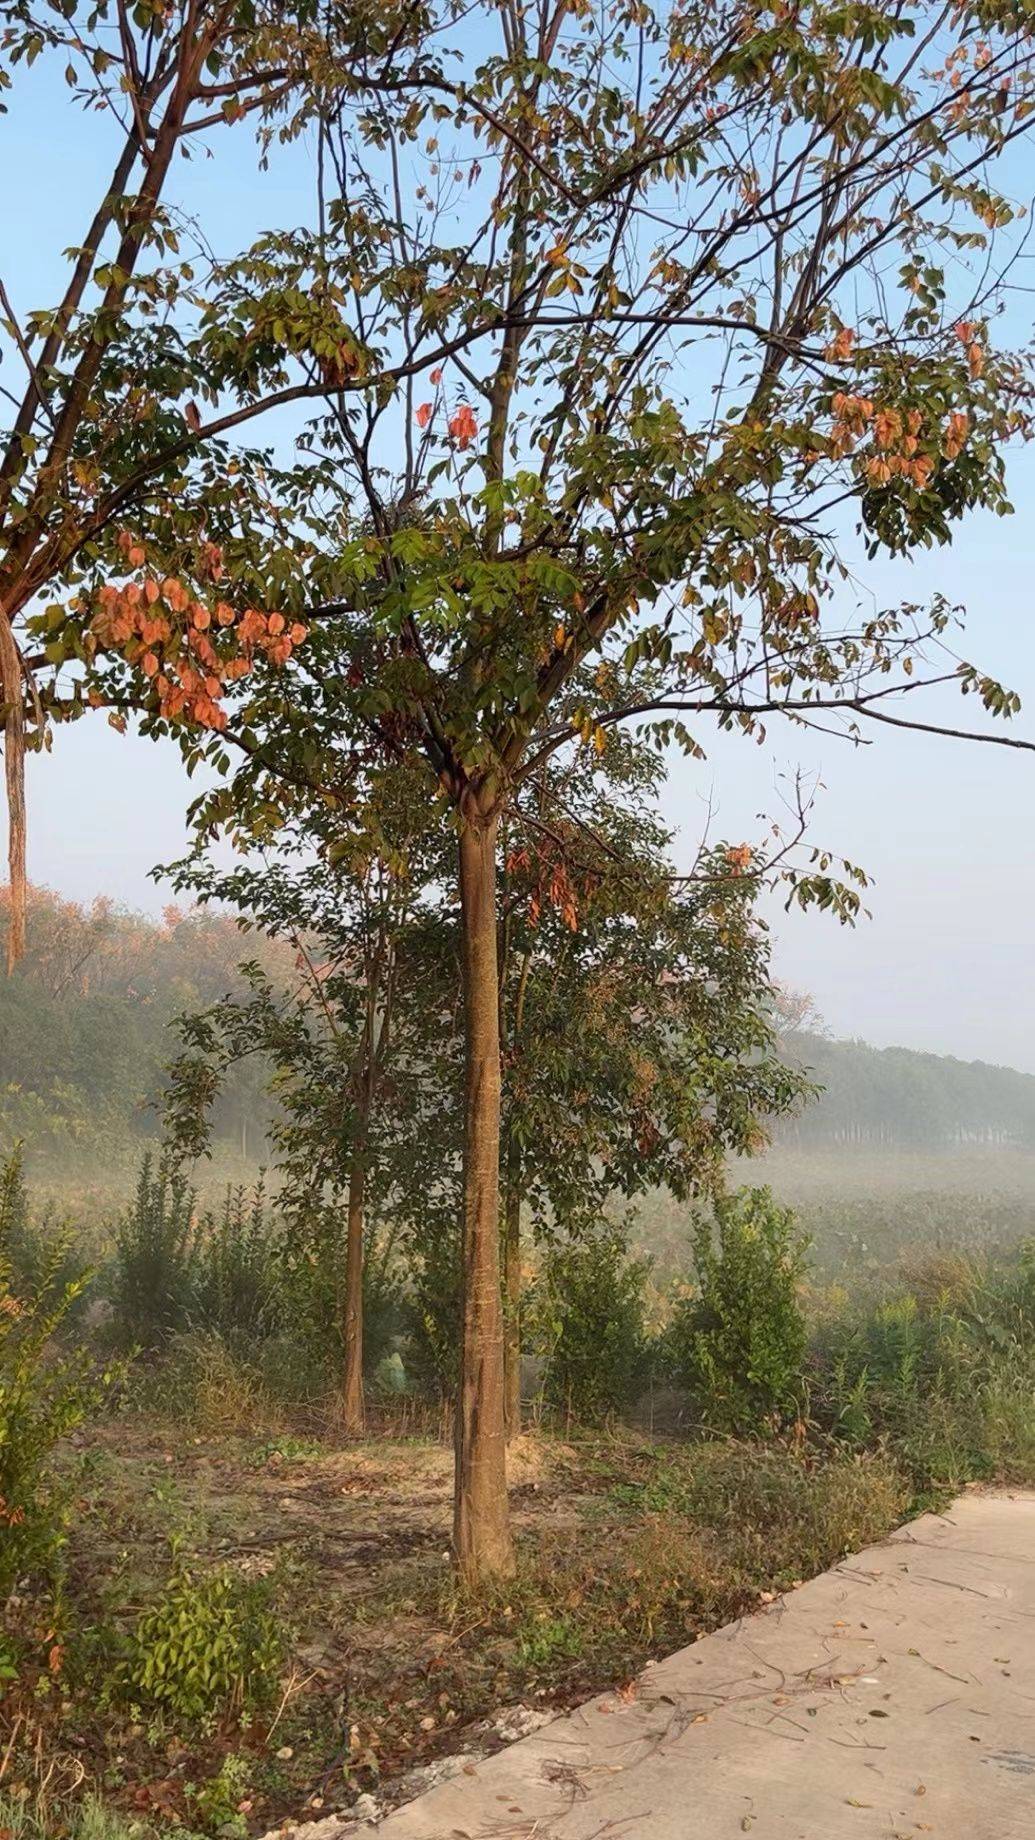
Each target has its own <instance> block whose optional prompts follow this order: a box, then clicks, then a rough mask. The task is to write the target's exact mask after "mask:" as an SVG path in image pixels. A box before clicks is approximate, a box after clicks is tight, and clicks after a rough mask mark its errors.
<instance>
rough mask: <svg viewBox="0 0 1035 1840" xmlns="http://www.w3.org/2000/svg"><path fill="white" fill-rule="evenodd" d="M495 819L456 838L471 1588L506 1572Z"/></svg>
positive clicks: (460, 1479)
mask: <svg viewBox="0 0 1035 1840" xmlns="http://www.w3.org/2000/svg"><path fill="white" fill-rule="evenodd" d="M498 827H499V820H498V817H497V815H496V814H495V813H493V814H491V815H489V816H486V815H485V814H484V813H482V812H479V810H478V808H477V803H476V801H475V800H474V799H471V801H470V803H469V805H468V809H467V811H466V813H465V816H464V820H463V827H462V829H461V832H460V851H459V855H460V911H461V955H462V964H463V983H464V1033H465V1041H466V1078H465V1106H464V1213H463V1248H462V1271H463V1304H462V1309H463V1322H462V1326H461V1337H460V1385H459V1391H458V1396H457V1409H456V1492H455V1498H454V1514H453V1546H454V1552H455V1556H456V1562H457V1565H458V1567H459V1569H460V1572H461V1574H462V1576H463V1577H464V1579H465V1580H466V1581H467V1582H468V1583H471V1584H477V1583H480V1582H481V1581H483V1580H485V1579H489V1578H495V1577H506V1576H508V1575H509V1574H510V1573H511V1572H513V1570H514V1548H513V1543H512V1540H511V1534H510V1514H509V1508H508V1503H507V1471H506V1436H505V1426H504V1385H503V1311H502V1303H501V1298H500V1255H499V1239H500V1232H499V1223H500V1214H499V1203H500V1193H499V1189H500V1171H499V1161H500V1033H499V971H498V954H497V939H496V838H497V831H498Z"/></svg>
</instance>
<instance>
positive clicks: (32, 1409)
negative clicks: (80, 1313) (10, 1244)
mask: <svg viewBox="0 0 1035 1840" xmlns="http://www.w3.org/2000/svg"><path fill="white" fill-rule="evenodd" d="M15 1186H16V1184H15V1183H14V1181H13V1178H12V1172H11V1167H10V1164H8V1166H7V1168H6V1170H5V1172H4V1176H3V1185H2V1193H3V1195H4V1196H8V1197H9V1196H10V1195H11V1193H12V1192H14V1188H15ZM9 1219H10V1215H9V1214H5V1213H4V1212H3V1211H2V1210H0V1606H2V1605H3V1604H4V1603H6V1601H7V1599H8V1597H9V1596H10V1594H11V1592H12V1590H13V1589H14V1587H15V1585H16V1583H17V1581H18V1579H19V1578H20V1577H21V1576H22V1574H23V1573H25V1572H42V1573H47V1572H52V1571H53V1567H54V1564H55V1561H56V1557H57V1553H58V1551H59V1549H60V1546H61V1543H62V1538H63V1528H64V1519H65V1513H64V1507H65V1504H64V1497H63V1494H62V1491H61V1490H60V1489H59V1488H58V1486H57V1485H56V1483H55V1480H54V1475H53V1470H52V1468H51V1465H50V1457H51V1453H52V1452H53V1450H54V1446H55V1445H56V1444H57V1443H58V1441H59V1440H60V1439H61V1438H63V1437H65V1436H66V1435H67V1433H68V1432H69V1431H71V1430H73V1429H74V1427H75V1426H76V1425H78V1424H81V1423H82V1421H83V1419H84V1418H85V1417H86V1416H87V1414H88V1413H89V1412H90V1411H91V1410H93V1409H94V1408H95V1407H96V1406H97V1405H98V1404H99V1402H100V1400H101V1398H102V1397H103V1394H104V1392H105V1389H106V1386H107V1379H106V1377H104V1376H101V1377H98V1376H95V1375H94V1373H93V1371H92V1366H91V1362H90V1360H89V1357H88V1355H87V1354H86V1353H85V1352H82V1351H81V1352H78V1353H74V1354H68V1353H66V1352H63V1351H61V1350H59V1349H56V1348H55V1338H56V1336H57V1333H58V1331H59V1329H60V1328H61V1326H62V1324H63V1323H64V1322H65V1320H66V1319H67V1317H68V1314H69V1312H70V1311H71V1310H72V1308H73V1307H74V1305H75V1303H76V1301H77V1299H78V1298H79V1297H80V1296H81V1295H82V1293H83V1292H84V1290H85V1289H86V1286H87V1284H88V1282H89V1273H88V1272H80V1273H79V1274H78V1276H76V1277H72V1278H69V1277H66V1276H65V1275H64V1270H65V1267H66V1264H67V1260H68V1256H69V1247H68V1245H67V1243H65V1242H62V1241H60V1240H56V1241H55V1243H54V1246H53V1247H52V1249H51V1254H50V1258H49V1260H46V1261H44V1263H43V1264H42V1266H41V1268H40V1270H39V1271H38V1274H37V1277H36V1280H35V1283H34V1285H33V1287H32V1288H31V1289H30V1290H28V1291H27V1292H24V1293H23V1294H22V1295H18V1294H17V1293H16V1292H15V1289H14V1286H13V1283H12V1272H11V1266H10V1262H9V1259H8V1255H7V1247H6V1233H7V1229H8V1222H9Z"/></svg>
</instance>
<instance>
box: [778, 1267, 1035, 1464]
mask: <svg viewBox="0 0 1035 1840" xmlns="http://www.w3.org/2000/svg"><path fill="white" fill-rule="evenodd" d="M909 1283H910V1287H911V1288H909V1289H906V1288H903V1287H902V1286H901V1285H900V1286H899V1287H898V1288H896V1289H893V1290H892V1291H891V1292H890V1293H889V1294H888V1295H886V1296H883V1297H879V1298H877V1299H876V1300H875V1301H871V1302H869V1303H868V1304H866V1305H865V1306H862V1307H859V1306H857V1307H856V1308H854V1309H846V1310H842V1311H841V1312H840V1313H839V1314H837V1315H835V1316H833V1317H832V1318H830V1319H828V1320H826V1321H824V1322H823V1323H822V1325H821V1326H820V1329H819V1331H818V1333H817V1337H816V1344H815V1350H814V1366H815V1370H816V1378H815V1383H814V1390H813V1409H814V1412H815V1415H816V1417H817V1419H818V1421H819V1422H820V1424H821V1425H822V1426H823V1427H824V1428H825V1429H826V1430H828V1431H830V1432H831V1433H833V1435H834V1436H835V1437H837V1438H839V1439H842V1440H843V1441H845V1442H847V1443H849V1444H851V1445H854V1446H855V1447H856V1448H859V1449H861V1448H864V1447H865V1446H867V1445H871V1444H873V1443H874V1442H883V1443H886V1444H888V1445H889V1446H890V1447H891V1448H892V1449H893V1450H894V1451H895V1452H896V1454H897V1455H898V1456H899V1458H900V1460H901V1461H902V1462H903V1463H904V1464H905V1466H906V1467H907V1469H908V1470H909V1473H910V1475H911V1476H912V1478H913V1481H914V1485H915V1486H916V1488H917V1489H918V1491H919V1492H920V1493H921V1494H926V1493H928V1492H929V1491H931V1490H932V1489H933V1490H940V1489H944V1488H957V1487H959V1486H960V1485H961V1484H963V1483H965V1482H968V1481H976V1480H980V1479H982V1478H984V1477H992V1476H998V1477H1002V1478H1009V1479H1011V1480H1015V1481H1031V1480H1035V1333H1033V1331H1035V1250H1033V1248H1032V1247H1031V1246H1022V1247H1020V1248H1019V1249H1018V1250H1016V1251H1015V1252H1013V1253H1012V1254H1011V1255H1010V1256H1009V1257H1007V1258H1000V1259H997V1260H994V1261H991V1260H988V1261H986V1260H981V1261H969V1262H966V1263H964V1262H962V1261H959V1260H955V1261H953V1262H952V1264H951V1265H947V1264H946V1262H945V1261H944V1260H943V1259H939V1260H937V1261H934V1262H929V1263H928V1265H927V1266H925V1268H923V1269H920V1268H918V1267H916V1266H914V1267H913V1268H912V1269H911V1270H910V1272H909Z"/></svg>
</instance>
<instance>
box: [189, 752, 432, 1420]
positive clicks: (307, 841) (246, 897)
mask: <svg viewBox="0 0 1035 1840" xmlns="http://www.w3.org/2000/svg"><path fill="white" fill-rule="evenodd" d="M405 794H406V787H405V784H400V781H399V776H398V775H396V776H395V777H394V779H393V778H392V776H390V775H389V776H387V778H386V780H384V781H383V782H382V784H381V786H380V788H379V793H378V804H379V810H380V815H381V824H380V828H379V846H378V847H377V848H374V847H372V843H371V840H370V838H369V836H364V837H363V839H362V840H361V841H360V842H357V840H356V839H355V838H353V837H350V836H348V835H346V836H344V837H341V836H335V822H334V819H333V817H329V815H328V814H327V812H326V808H324V809H323V810H321V809H319V808H317V809H316V810H311V811H310V812H309V813H308V822H307V824H306V825H305V826H300V825H298V824H297V822H296V826H295V829H294V832H293V835H292V836H291V838H290V839H285V838H282V839H281V842H282V844H283V843H285V842H287V841H290V842H291V843H292V844H293V851H294V855H293V860H292V859H288V858H285V857H284V856H281V857H280V858H279V859H278V860H276V861H272V862H267V863H265V864H263V865H262V866H261V867H253V866H250V865H248V866H243V867H238V868H235V869H233V870H230V871H226V872H221V871H219V870H217V869H215V868H214V867H213V865H212V863H211V862H210V861H209V860H207V859H206V858H205V857H204V856H197V855H196V856H194V857H192V858H189V859H188V860H187V861H186V862H184V863H181V864H179V865H178V866H177V868H176V870H175V871H174V874H175V879H176V882H177V885H178V887H180V888H181V889H190V890H191V892H192V893H193V894H194V895H195V896H197V897H200V898H201V899H202V900H203V901H204V902H210V901H217V902H219V903H222V904H224V905H229V906H230V907H231V908H233V909H234V910H236V911H237V913H238V914H239V915H240V916H241V921H242V924H243V925H244V926H245V927H247V928H248V929H256V930H258V931H259V932H260V933H262V934H265V935H266V936H268V937H269V938H271V939H274V940H278V941H286V942H289V943H290V945H291V947H292V949H293V954H294V972H295V975H294V977H293V978H292V980H291V983H290V986H289V987H288V988H287V989H285V988H284V987H283V986H282V985H280V986H278V985H277V984H275V983H274V982H273V981H271V979H270V978H269V976H268V975H267V973H266V972H265V970H264V969H263V967H262V966H261V965H259V964H258V963H256V962H254V961H252V962H251V963H250V964H246V965H245V966H244V967H243V971H244V975H245V977H246V979H247V984H248V989H247V992H246V994H245V995H244V996H242V995H241V994H239V993H238V994H230V995H228V996H226V997H224V998H223V999H221V1000H220V1001H219V1002H218V1003H216V1004H214V1005H212V1006H210V1007H209V1008H208V1009H206V1010H203V1011H196V1012H194V1013H193V1014H187V1015H184V1016H182V1017H181V1018H180V1024H179V1027H180V1035H181V1039H182V1041H183V1052H182V1054H181V1055H180V1056H179V1057H178V1059H177V1061H176V1062H175V1064H174V1066H173V1069H172V1074H173V1078H172V1085H171V1090H170V1093H169V1095H168V1099H167V1103H166V1118H167V1125H168V1128H169V1131H170V1134H171V1137H172V1140H173V1143H174V1145H175V1148H176V1150H177V1151H178V1152H179V1153H180V1154H184V1153H187V1154H190V1155H194V1156H196V1155H197V1154H198V1153H199V1152H201V1151H207V1140H208V1125H207V1119H208V1113H209V1111H210V1109H211V1106H212V1103H213V1101H214V1099H215V1097H216V1096H217V1093H218V1091H219V1088H220V1086H221V1084H222V1082H223V1081H224V1080H225V1078H226V1076H227V1074H228V1073H229V1072H231V1071H232V1070H233V1069H235V1068H237V1067H238V1066H239V1064H240V1062H241V1059H242V1058H243V1057H247V1056H250V1055H258V1056H260V1057H262V1059H263V1060H264V1061H265V1062H266V1064H267V1066H268V1068H269V1070H270V1075H271V1080H270V1091H271V1094H272V1095H273V1096H274V1097H275V1098H276V1100H277V1102H278V1109H277V1113H276V1115H275V1117H274V1119H273V1122H272V1124H271V1127H270V1134H271V1137H272V1141H273V1143H274V1146H275V1148H276V1152H277V1160H278V1168H279V1172H280V1174H281V1176H282V1178H283V1194H284V1197H285V1203H286V1206H287V1208H288V1209H289V1210H294V1211H295V1212H296V1213H298V1214H300V1215H301V1216H303V1217H305V1216H306V1215H307V1214H310V1213H312V1212H313V1211H314V1209H315V1210H319V1208H320V1206H321V1205H324V1204H329V1205H330V1207H331V1209H332V1211H333V1212H334V1213H335V1214H338V1213H340V1211H341V1210H342V1208H343V1207H344V1210H345V1213H346V1230H345V1234H344V1242H345V1252H344V1259H340V1258H339V1257H337V1256H335V1258H334V1269H335V1274H336V1276H337V1277H338V1280H339V1286H340V1328H341V1340H342V1348H343V1373H342V1420H343V1425H344V1428H345V1430H346V1431H348V1432H350V1433H353V1434H357V1433H359V1432H361V1431H362V1429H363V1424H364V1402H363V1358H364V1340H363V1270H364V1244H365V1237H366V1224H367V1218H368V1214H369V1212H370V1211H371V1209H372V1208H373V1210H374V1212H375V1213H376V1214H377V1216H379V1217H380V1218H381V1219H384V1218H385V1217H386V1215H387V1214H388V1213H389V1210H390V1205H391V1201H392V1197H393V1195H396V1196H397V1195H398V1192H399V1190H400V1189H405V1188H406V1186H407V1181H408V1177H409V1173H410V1169H411V1166H412V1159H413V1150H414V1143H415V1141H416V1140H418V1139H419V1137H420V1134H421V1131H422V1129H423V1128H424V1127H425V1125H426V1122H427V1118H428V1115H429V1112H430V1111H431V1109H432V1107H433V1106H438V1105H440V1103H441V1092H440V1089H439V1085H438V1082H437V1081H436V1079H435V1074H436V1071H437V1067H438V1043H439V1040H440V1036H441V1030H442V1010H443V1008H445V1009H446V1010H447V1012H448V1009H449V997H450V995H451V992H452V987H453V982H454V976H453V973H454V964H455V960H454V957H453V954H452V952H451V950H450V946H451V942H450V941H447V940H446V939H445V938H444V936H443V927H442V924H441V919H440V916H439V915H438V913H437V910H436V907H435V903H434V900H433V894H432V887H431V884H432V878H433V874H434V869H435V866H436V857H435V855H434V854H432V853H430V852H429V849H428V842H429V840H428V839H427V838H426V837H423V838H422V837H421V835H420V833H419V832H415V831H414V827H413V808H412V806H410V807H409V808H408V807H407V801H406V796H405ZM436 841H437V840H436V839H434V838H432V839H431V842H432V843H433V844H434V843H435V842H436ZM314 851H315V852H316V853H315V855H314V854H313V852H314ZM437 854H439V855H440V852H438V853H437Z"/></svg>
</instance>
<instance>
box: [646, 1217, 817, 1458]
mask: <svg viewBox="0 0 1035 1840" xmlns="http://www.w3.org/2000/svg"><path fill="white" fill-rule="evenodd" d="M807 1250H808V1241H807V1239H806V1237H805V1236H804V1235H803V1234H802V1233H801V1232H800V1231H799V1229H798V1227H797V1224H796V1221H795V1217H794V1215H793V1213H792V1212H791V1210H790V1209H789V1208H782V1207H778V1206H777V1204H776V1202H775V1201H774V1200H773V1198H772V1195H771V1194H770V1192H769V1190H768V1189H767V1188H756V1189H750V1188H744V1189H740V1190H738V1192H737V1193H736V1194H734V1195H727V1196H722V1197H719V1198H718V1199H717V1200H716V1202H715V1225H714V1228H713V1224H712V1222H711V1220H710V1219H708V1217H707V1216H705V1215H703V1214H698V1215H697V1216H696V1218H695V1221H694V1231H693V1255H694V1267H695V1274H696V1280H697V1288H696V1290H695V1292H694V1294H693V1295H692V1296H691V1297H688V1298H686V1299H685V1300H684V1301H683V1302H682V1303H680V1304H679V1305H678V1306H677V1309H676V1311H675V1314H674V1317H673V1321H672V1324H671V1326H670V1329H669V1332H668V1338H667V1342H668V1349H669V1353H670V1358H671V1365H672V1370H673V1377H674V1378H675V1379H676V1380H677V1381H678V1383H679V1384H680V1385H682V1386H685V1387H686V1388H687V1389H688V1390H689V1391H690V1392H691V1393H692V1394H693V1395H694V1399H695V1402H696V1404H697V1408H698V1410H699V1412H700V1414H701V1417H702V1419H703V1420H704V1421H705V1423H706V1424H708V1425H709V1426H711V1427H712V1428H713V1429H716V1430H724V1431H758V1430H762V1429H764V1428H765V1427H766V1426H769V1425H772V1424H773V1423H774V1421H778V1420H779V1419H781V1418H787V1417H790V1416H793V1415H794V1413H796V1412H797V1411H798V1409H799V1407H800V1404H801V1401H802V1397H803V1389H804V1368H805V1354H806V1346H807V1332H806V1324H805V1315H804V1310H803V1307H802V1301H801V1296H800V1288H801V1282H802V1278H803V1275H804V1271H805V1262H806V1254H807Z"/></svg>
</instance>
